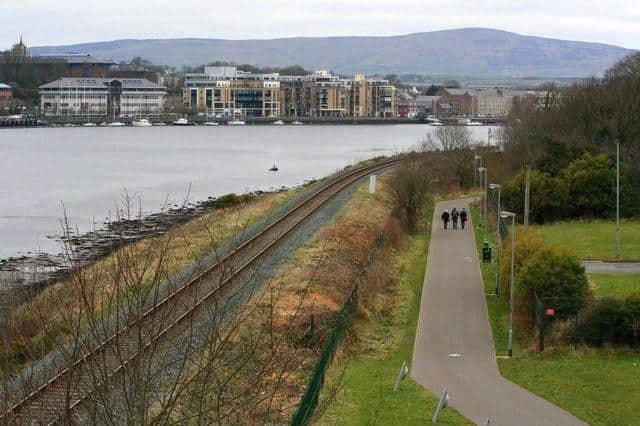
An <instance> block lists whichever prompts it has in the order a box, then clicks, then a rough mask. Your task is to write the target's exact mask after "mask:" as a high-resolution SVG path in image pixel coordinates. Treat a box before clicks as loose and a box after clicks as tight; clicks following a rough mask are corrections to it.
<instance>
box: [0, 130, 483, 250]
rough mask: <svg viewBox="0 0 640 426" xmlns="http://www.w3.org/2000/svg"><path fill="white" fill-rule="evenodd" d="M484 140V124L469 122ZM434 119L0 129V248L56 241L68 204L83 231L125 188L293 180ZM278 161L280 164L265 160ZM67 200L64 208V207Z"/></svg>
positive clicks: (393, 142)
mask: <svg viewBox="0 0 640 426" xmlns="http://www.w3.org/2000/svg"><path fill="white" fill-rule="evenodd" d="M470 129H471V130H472V132H473V137H474V139H477V140H483V141H486V138H487V127H480V126H479V127H471V128H470ZM432 130H433V127H428V126H426V125H417V124H403V125H358V126H353V125H305V126H244V127H228V126H219V127H150V128H133V127H125V128H82V127H78V128H24V129H6V130H0V258H6V257H9V256H16V255H19V254H24V253H27V252H29V251H31V252H33V251H48V252H56V251H58V248H59V247H58V244H57V243H56V242H55V241H53V240H51V239H48V238H47V235H51V234H56V233H59V232H60V229H61V226H60V218H61V217H62V215H63V212H64V211H65V210H66V212H67V216H68V217H69V219H70V222H71V223H72V224H74V225H76V226H77V227H78V228H79V230H80V231H81V232H83V231H87V230H90V229H91V228H92V223H93V222H94V221H95V222H96V223H98V224H99V223H102V221H103V220H104V218H105V217H106V216H107V215H109V213H110V212H113V211H115V209H116V206H117V205H119V204H120V203H121V201H122V197H123V194H124V193H125V190H126V192H127V193H128V194H129V195H131V196H134V197H135V198H138V197H139V198H140V199H141V200H142V204H143V208H144V210H145V211H147V212H152V211H157V210H159V209H160V207H161V206H162V205H163V203H164V202H165V200H167V199H168V200H169V201H170V202H171V204H173V203H178V204H181V203H182V201H183V200H184V199H185V197H186V196H187V194H188V195H189V198H190V200H192V201H194V202H195V201H200V200H204V199H206V198H207V197H209V196H218V195H222V194H226V193H230V192H235V193H243V192H246V191H254V190H269V189H272V188H278V187H281V186H294V185H297V184H300V183H303V182H304V181H305V180H309V179H315V178H319V177H322V176H325V175H327V174H329V173H331V172H333V171H335V170H338V169H341V168H342V167H344V166H346V165H348V164H352V163H354V162H357V161H360V160H364V159H367V158H371V157H374V156H378V155H390V154H393V153H395V152H399V151H404V150H407V149H410V148H411V147H413V146H415V145H417V144H418V143H419V142H420V141H421V140H422V139H423V138H424V137H425V135H426V134H427V132H429V131H432ZM273 164H277V166H278V167H279V169H280V170H279V171H278V172H276V173H273V172H269V171H268V169H269V168H270V167H271V166H272V165H273ZM63 206H64V208H63Z"/></svg>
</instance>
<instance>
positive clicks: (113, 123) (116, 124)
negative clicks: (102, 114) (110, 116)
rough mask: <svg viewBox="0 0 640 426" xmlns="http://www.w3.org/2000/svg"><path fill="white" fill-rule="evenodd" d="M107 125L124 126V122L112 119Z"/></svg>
mask: <svg viewBox="0 0 640 426" xmlns="http://www.w3.org/2000/svg"><path fill="white" fill-rule="evenodd" d="M107 126H109V127H124V126H125V124H124V123H122V122H120V121H112V122H111V123H109V124H107Z"/></svg>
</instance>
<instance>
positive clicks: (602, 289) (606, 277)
mask: <svg viewBox="0 0 640 426" xmlns="http://www.w3.org/2000/svg"><path fill="white" fill-rule="evenodd" d="M588 277H589V284H590V285H591V288H592V289H593V292H594V294H595V296H596V297H605V296H616V297H621V298H625V297H627V296H628V295H630V294H631V293H633V292H634V291H640V274H589V275H588Z"/></svg>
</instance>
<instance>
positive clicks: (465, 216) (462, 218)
mask: <svg viewBox="0 0 640 426" xmlns="http://www.w3.org/2000/svg"><path fill="white" fill-rule="evenodd" d="M467 219H468V213H467V210H466V209H465V208H464V207H463V208H462V211H461V212H460V225H461V226H462V229H464V225H465V223H467Z"/></svg>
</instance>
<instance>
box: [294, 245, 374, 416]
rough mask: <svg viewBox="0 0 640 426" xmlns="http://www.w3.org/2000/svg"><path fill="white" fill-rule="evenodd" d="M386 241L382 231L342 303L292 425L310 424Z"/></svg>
mask: <svg viewBox="0 0 640 426" xmlns="http://www.w3.org/2000/svg"><path fill="white" fill-rule="evenodd" d="M385 242H386V238H385V234H384V232H382V233H380V235H379V236H378V238H377V239H376V243H375V247H376V249H375V250H374V252H373V253H372V254H371V255H370V256H369V258H368V259H367V262H366V263H365V266H364V268H363V269H362V272H361V274H360V276H359V278H358V279H357V280H356V282H355V284H354V286H353V289H352V290H351V293H350V294H349V297H347V300H346V301H345V302H344V304H343V305H342V308H341V309H340V311H339V312H338V314H337V316H336V319H335V321H334V324H333V327H332V329H331V332H330V334H329V338H328V339H327V342H326V343H325V345H324V347H323V348H322V353H321V355H320V358H319V359H318V362H317V363H316V366H315V368H314V370H313V374H312V375H311V380H310V381H309V384H308V385H307V390H306V392H305V393H304V395H303V396H302V399H301V401H300V405H299V406H298V409H297V410H296V412H295V414H294V416H293V418H292V419H291V425H294V426H299V425H305V424H308V423H309V421H310V420H311V419H312V417H313V414H314V412H315V410H316V408H317V406H318V402H319V400H320V392H321V391H322V388H323V386H324V382H325V377H326V374H327V370H328V369H329V367H330V365H331V361H332V360H333V357H334V355H335V353H336V350H337V348H338V343H339V342H340V337H341V336H342V334H343V332H344V330H345V329H346V328H347V326H348V324H349V320H350V319H351V317H352V316H353V313H354V312H355V308H356V305H357V301H358V300H357V298H358V293H359V290H360V286H361V285H362V283H363V282H364V280H365V277H366V275H367V272H368V271H369V268H370V267H371V265H373V263H374V262H375V261H376V258H377V256H378V253H379V252H380V249H381V248H382V247H384V245H385Z"/></svg>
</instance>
